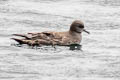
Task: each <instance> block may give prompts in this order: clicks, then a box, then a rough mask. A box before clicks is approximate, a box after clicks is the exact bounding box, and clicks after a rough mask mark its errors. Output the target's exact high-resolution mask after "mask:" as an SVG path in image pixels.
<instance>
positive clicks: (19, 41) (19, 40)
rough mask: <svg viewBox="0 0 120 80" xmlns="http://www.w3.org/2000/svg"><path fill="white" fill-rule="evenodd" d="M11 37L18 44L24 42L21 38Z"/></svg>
mask: <svg viewBox="0 0 120 80" xmlns="http://www.w3.org/2000/svg"><path fill="white" fill-rule="evenodd" d="M11 39H13V40H15V41H17V42H18V43H19V44H25V43H24V41H23V40H21V39H17V38H11Z"/></svg>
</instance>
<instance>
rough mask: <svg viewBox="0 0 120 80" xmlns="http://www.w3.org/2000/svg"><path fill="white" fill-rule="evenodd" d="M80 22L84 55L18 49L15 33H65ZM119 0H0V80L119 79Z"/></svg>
mask: <svg viewBox="0 0 120 80" xmlns="http://www.w3.org/2000/svg"><path fill="white" fill-rule="evenodd" d="M76 19H80V20H82V21H83V22H84V23H85V27H86V29H88V30H89V31H90V32H91V34H90V35H88V34H86V33H83V40H82V43H81V44H82V45H83V48H82V49H83V51H70V50H69V48H68V47H59V46H57V47H56V50H55V49H54V48H52V47H51V46H48V47H42V48H40V49H31V48H30V47H28V46H24V47H16V46H13V45H11V44H14V43H16V42H15V41H13V40H11V39H10V38H11V37H13V36H12V35H11V34H14V33H27V32H41V31H48V30H51V31H65V30H68V29H69V26H70V24H71V23H72V21H74V20H76ZM119 21H120V2H119V0H96V1H95V0H59V1H58V0H0V80H119V79H120V54H119V53H120V22H119Z"/></svg>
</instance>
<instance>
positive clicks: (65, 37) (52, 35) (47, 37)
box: [12, 20, 89, 46]
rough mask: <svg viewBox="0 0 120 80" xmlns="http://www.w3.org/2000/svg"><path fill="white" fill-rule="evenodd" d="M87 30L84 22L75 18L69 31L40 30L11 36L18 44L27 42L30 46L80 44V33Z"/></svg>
mask: <svg viewBox="0 0 120 80" xmlns="http://www.w3.org/2000/svg"><path fill="white" fill-rule="evenodd" d="M83 31H85V32H87V33H88V34H89V32H88V31H86V30H85V29H84V24H83V22H81V21H80V20H75V21H74V22H73V23H72V24H71V26H70V29H69V31H66V32H52V31H51V32H50V31H45V32H40V33H27V34H25V35H24V34H13V35H15V36H20V37H23V39H17V38H12V39H13V40H15V41H17V42H18V43H19V44H28V45H30V46H35V45H37V46H41V45H61V46H64V45H71V44H80V42H81V40H82V35H81V33H82V32H83Z"/></svg>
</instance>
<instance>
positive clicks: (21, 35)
mask: <svg viewBox="0 0 120 80" xmlns="http://www.w3.org/2000/svg"><path fill="white" fill-rule="evenodd" d="M13 35H14V36H20V37H24V38H26V39H30V38H29V37H28V36H26V35H23V34H13Z"/></svg>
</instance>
